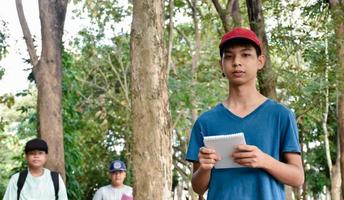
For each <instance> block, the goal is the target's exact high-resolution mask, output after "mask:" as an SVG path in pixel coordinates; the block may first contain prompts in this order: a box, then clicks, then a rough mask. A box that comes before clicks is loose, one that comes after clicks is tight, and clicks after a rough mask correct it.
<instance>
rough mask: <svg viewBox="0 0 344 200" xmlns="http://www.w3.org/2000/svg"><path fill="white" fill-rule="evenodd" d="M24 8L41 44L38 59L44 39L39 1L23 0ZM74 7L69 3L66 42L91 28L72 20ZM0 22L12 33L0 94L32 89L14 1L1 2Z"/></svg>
mask: <svg viewBox="0 0 344 200" xmlns="http://www.w3.org/2000/svg"><path fill="white" fill-rule="evenodd" d="M23 8H24V13H25V17H26V21H27V23H28V26H29V28H30V31H31V34H32V35H33V36H34V37H35V38H36V41H38V44H37V45H38V49H37V55H38V56H39V55H40V40H41V36H40V21H39V12H38V1H37V0H23ZM75 8H76V6H75V5H73V4H69V5H68V7H67V15H66V21H65V32H64V36H63V39H64V41H66V40H67V41H68V40H70V39H71V38H72V36H73V35H76V34H77V32H78V31H79V30H81V29H82V28H83V27H86V26H87V25H88V21H87V20H80V19H79V18H73V13H72V11H73V9H75ZM0 20H4V21H6V22H7V29H8V30H7V32H8V34H9V38H8V39H7V40H6V41H7V44H8V45H9V47H8V54H7V56H6V57H5V58H4V59H2V60H0V66H1V67H2V68H4V69H5V75H4V76H3V78H2V79H1V80H0V95H3V94H5V93H12V94H15V93H16V92H19V91H21V90H24V89H27V88H28V87H29V82H28V80H27V77H28V74H29V72H30V70H29V71H27V70H25V69H29V68H31V66H30V65H29V64H25V63H24V62H23V58H29V55H28V53H27V48H26V44H25V41H24V39H23V33H22V30H21V27H20V24H19V20H18V16H17V10H16V6H15V1H14V0H12V1H9V0H5V1H2V2H1V6H0Z"/></svg>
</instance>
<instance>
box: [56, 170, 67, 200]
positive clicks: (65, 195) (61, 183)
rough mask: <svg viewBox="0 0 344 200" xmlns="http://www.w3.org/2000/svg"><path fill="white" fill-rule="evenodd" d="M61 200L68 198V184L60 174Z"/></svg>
mask: <svg viewBox="0 0 344 200" xmlns="http://www.w3.org/2000/svg"><path fill="white" fill-rule="evenodd" d="M58 195H59V200H68V197H67V191H66V186H65V184H64V182H63V180H62V177H61V176H60V174H59V193H58Z"/></svg>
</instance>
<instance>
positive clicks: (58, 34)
mask: <svg viewBox="0 0 344 200" xmlns="http://www.w3.org/2000/svg"><path fill="white" fill-rule="evenodd" d="M38 2H39V14H40V21H41V33H42V51H41V56H40V59H38V56H37V54H36V50H35V47H34V44H33V38H32V37H31V33H30V30H29V27H28V25H27V23H26V19H25V16H24V12H23V6H22V2H21V0H16V6H17V11H18V17H19V21H20V24H21V27H22V30H23V34H24V39H25V42H26V45H27V48H28V52H29V55H30V62H31V64H32V67H33V68H32V71H33V75H34V78H35V81H36V84H37V89H38V98H37V102H38V103H37V110H38V112H37V114H38V123H39V125H38V136H39V137H40V138H42V139H44V140H45V141H46V142H47V143H48V145H49V154H50V155H51V156H49V159H48V161H47V164H46V166H47V167H48V168H49V169H51V170H56V171H58V172H60V173H61V175H62V177H63V178H64V179H65V166H64V164H65V163H64V148H63V144H64V143H63V127H62V113H61V112H62V110H61V101H62V96H61V95H62V59H61V49H62V35H63V26H64V20H65V15H66V10H67V1H66V0H58V1H44V0H39V1H38Z"/></svg>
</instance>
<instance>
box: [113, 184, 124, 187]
mask: <svg viewBox="0 0 344 200" xmlns="http://www.w3.org/2000/svg"><path fill="white" fill-rule="evenodd" d="M111 186H112V187H113V188H121V187H123V186H124V184H121V185H114V184H111Z"/></svg>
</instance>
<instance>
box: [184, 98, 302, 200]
mask: <svg viewBox="0 0 344 200" xmlns="http://www.w3.org/2000/svg"><path fill="white" fill-rule="evenodd" d="M239 132H243V133H244V135H245V140H246V143H247V144H248V145H254V146H257V147H258V148H259V149H260V150H261V151H263V152H264V153H266V154H269V155H270V156H272V157H273V158H274V159H276V160H279V161H282V162H283V156H282V155H283V153H288V152H292V153H300V146H299V141H298V129H297V126H296V120H295V115H294V113H293V112H292V111H291V110H289V109H288V108H286V107H285V106H283V105H281V104H279V103H277V102H275V101H273V100H271V99H267V100H266V101H265V102H264V103H262V104H261V105H260V106H259V107H258V108H256V109H255V110H254V111H253V112H251V113H250V114H248V115H246V116H245V117H238V116H237V115H235V114H233V113H232V112H230V111H229V110H228V109H227V108H225V107H224V105H223V104H222V103H220V104H218V105H216V106H215V107H214V108H212V109H211V110H209V111H207V112H205V113H203V114H202V115H201V116H200V117H199V118H198V119H197V120H196V122H195V124H194V126H193V128H192V131H191V136H190V141H189V146H188V151H187V155H186V159H187V160H189V161H191V162H195V161H198V153H199V149H200V147H202V146H204V143H203V135H204V136H214V135H224V134H234V133H239ZM207 199H208V200H218V199H224V200H231V199H235V200H252V199H256V200H270V199H271V200H284V199H285V194H284V184H283V183H281V182H279V181H278V180H276V179H275V178H274V177H273V176H271V175H270V174H269V173H267V172H266V171H264V170H262V169H257V168H247V167H243V168H229V169H215V168H213V169H212V171H211V177H210V182H209V186H208V198H207Z"/></svg>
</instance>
